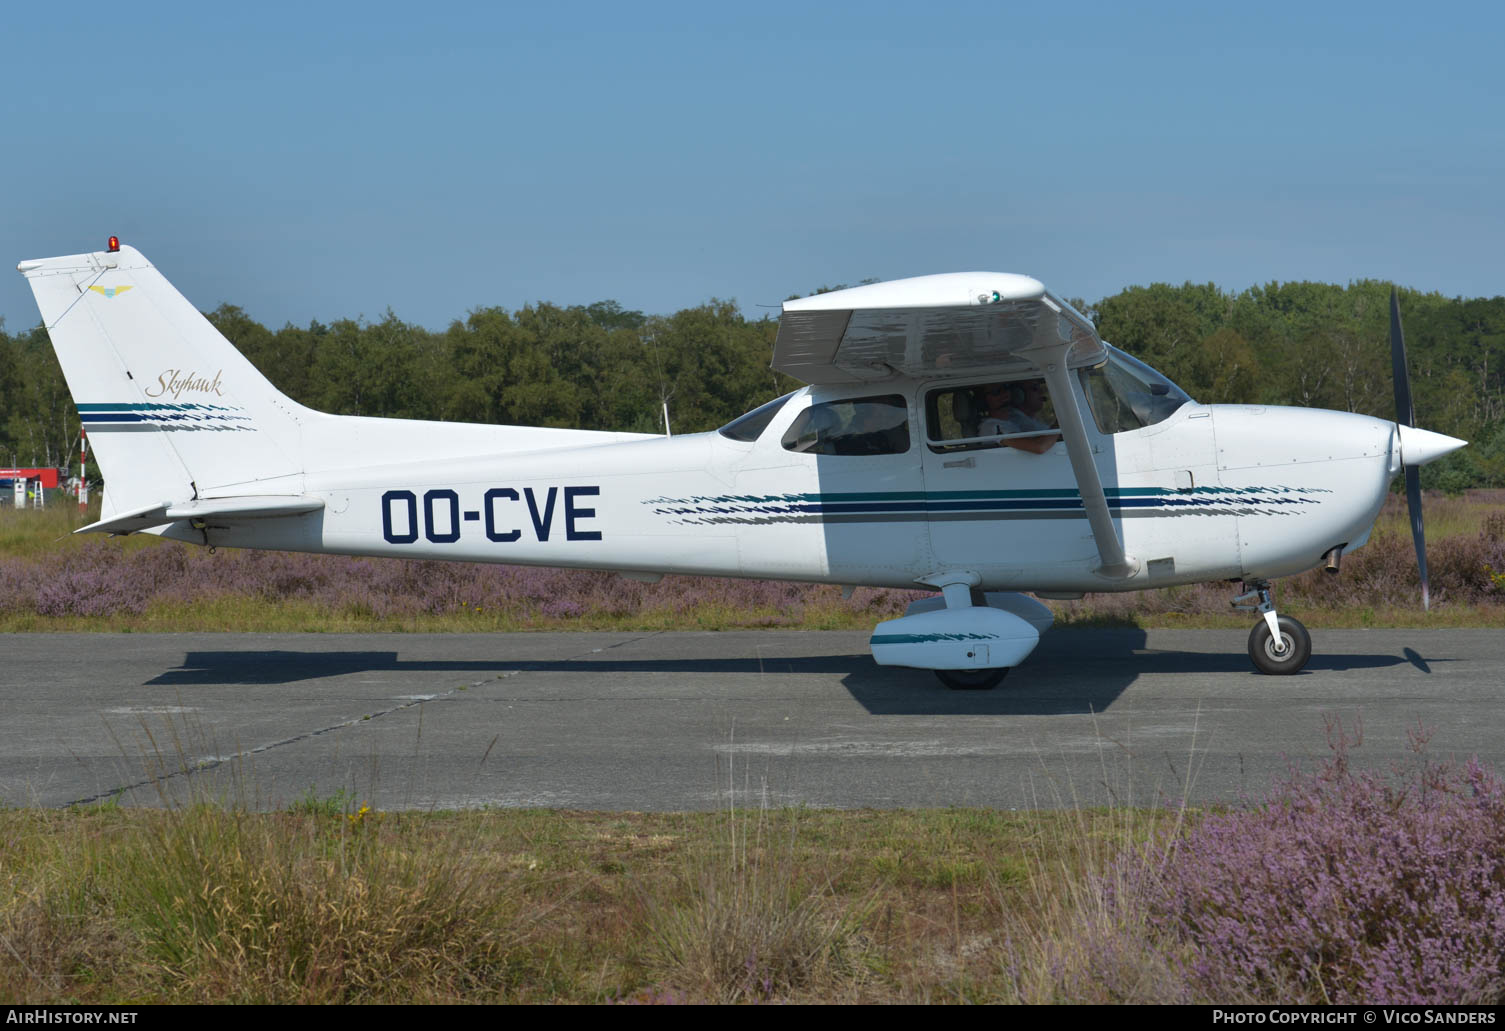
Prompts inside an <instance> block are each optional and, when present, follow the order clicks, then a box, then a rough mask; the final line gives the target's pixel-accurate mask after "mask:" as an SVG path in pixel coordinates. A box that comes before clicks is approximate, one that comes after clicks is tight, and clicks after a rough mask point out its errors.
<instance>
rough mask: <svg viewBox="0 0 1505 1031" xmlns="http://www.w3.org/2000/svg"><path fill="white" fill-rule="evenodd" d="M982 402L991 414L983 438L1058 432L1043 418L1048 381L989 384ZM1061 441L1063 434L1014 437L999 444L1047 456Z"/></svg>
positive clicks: (985, 420)
mask: <svg viewBox="0 0 1505 1031" xmlns="http://www.w3.org/2000/svg"><path fill="white" fill-rule="evenodd" d="M982 399H983V406H984V407H985V409H986V411H987V414H986V415H985V416H984V417H983V420H982V422H981V424H980V425H979V426H978V435H979V436H984V437H989V436H995V435H1002V434H1009V433H1031V432H1034V431H1036V430H1049V429H1054V428H1055V427H1054V426H1052V425H1051V424H1049V423H1046V422H1045V421H1043V420H1042V419H1041V418H1040V412H1041V410H1042V409H1044V407H1045V400H1046V394H1045V381H1044V380H1042V379H1028V380H1016V381H1014V382H1012V383H989V384H988V385H987V386H985V387H983V389H982ZM1060 439H1061V435H1060V434H1059V433H1050V434H1042V435H1040V436H1038V437H1014V438H1012V439H1010V440H1003V441H999V443H1000V444H1001V445H1004V446H1007V447H1012V448H1018V449H1019V450H1021V451H1029V452H1032V453H1034V454H1037V455H1043V454H1044V453H1045V452H1047V451H1049V450H1050V449H1051V448H1052V447H1054V446H1055V443H1056V441H1058V440H1060Z"/></svg>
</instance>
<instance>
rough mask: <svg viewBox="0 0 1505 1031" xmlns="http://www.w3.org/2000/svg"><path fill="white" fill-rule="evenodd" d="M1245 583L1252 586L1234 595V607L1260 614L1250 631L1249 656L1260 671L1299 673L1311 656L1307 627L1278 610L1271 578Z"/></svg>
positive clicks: (1274, 674)
mask: <svg viewBox="0 0 1505 1031" xmlns="http://www.w3.org/2000/svg"><path fill="white" fill-rule="evenodd" d="M1244 586H1245V587H1248V588H1252V590H1249V591H1247V592H1246V593H1244V594H1241V595H1239V596H1238V597H1237V598H1235V599H1233V607H1234V608H1236V609H1243V610H1244V611H1246V612H1258V613H1259V614H1260V617H1261V618H1260V621H1259V622H1258V623H1255V624H1254V629H1253V630H1252V631H1250V633H1249V658H1250V659H1251V660H1253V662H1254V665H1255V667H1256V668H1257V669H1258V670H1259V671H1260V672H1261V673H1269V674H1271V675H1273V676H1288V675H1290V674H1292V673H1299V672H1300V671H1301V669H1302V667H1304V666H1305V665H1306V663H1307V660H1308V659H1310V658H1311V657H1312V638H1311V635H1310V634H1308V633H1307V632H1306V627H1304V626H1302V625H1301V622H1300V621H1299V620H1297V619H1294V618H1292V617H1291V616H1280V615H1277V614H1276V612H1275V602H1274V600H1273V599H1272V598H1271V596H1270V581H1268V580H1245V581H1244Z"/></svg>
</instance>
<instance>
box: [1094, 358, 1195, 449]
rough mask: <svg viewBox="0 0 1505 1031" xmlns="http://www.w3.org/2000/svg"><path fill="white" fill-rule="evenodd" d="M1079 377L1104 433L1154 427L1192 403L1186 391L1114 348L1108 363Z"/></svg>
mask: <svg viewBox="0 0 1505 1031" xmlns="http://www.w3.org/2000/svg"><path fill="white" fill-rule="evenodd" d="M1079 375H1080V376H1081V377H1082V390H1083V392H1084V393H1085V394H1086V395H1087V400H1088V402H1089V403H1090V404H1091V406H1092V416H1093V418H1094V419H1096V420H1097V428H1098V429H1100V430H1102V431H1103V432H1104V433H1123V432H1125V431H1128V430H1137V429H1142V428H1143V427H1145V426H1153V425H1155V424H1156V423H1157V422H1162V421H1164V420H1166V419H1168V418H1170V417H1171V415H1172V413H1174V412H1175V411H1176V409H1178V408H1180V407H1181V406H1182V405H1184V404H1187V403H1188V402H1190V401H1191V398H1190V397H1189V396H1187V393H1186V391H1184V390H1182V389H1181V388H1180V387H1178V386H1176V384H1174V383H1172V382H1171V381H1170V380H1168V379H1166V378H1165V377H1164V376H1162V375H1161V374H1160V373H1158V372H1156V371H1155V370H1154V369H1152V368H1150V367H1149V366H1148V365H1146V364H1145V363H1144V362H1142V361H1140V360H1139V359H1138V358H1134V357H1131V356H1130V355H1127V354H1125V353H1124V352H1123V351H1120V350H1119V349H1118V348H1116V347H1113V346H1112V345H1109V346H1108V360H1107V361H1105V362H1103V363H1102V364H1101V365H1098V366H1095V367H1094V368H1091V369H1082V370H1081V371H1080V373H1079Z"/></svg>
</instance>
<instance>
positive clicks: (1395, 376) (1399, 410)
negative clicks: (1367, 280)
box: [1390, 286, 1416, 426]
mask: <svg viewBox="0 0 1505 1031" xmlns="http://www.w3.org/2000/svg"><path fill="white" fill-rule="evenodd" d="M1390 378H1391V380H1392V381H1393V382H1394V383H1395V421H1396V422H1398V423H1400V424H1401V425H1402V426H1415V425H1416V411H1415V409H1413V408H1412V407H1411V372H1410V366H1408V365H1407V364H1406V334H1405V333H1403V332H1402V331H1401V328H1400V297H1399V296H1398V295H1397V294H1396V292H1395V287H1393V286H1392V287H1391V288H1390Z"/></svg>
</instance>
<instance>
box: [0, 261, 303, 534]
mask: <svg viewBox="0 0 1505 1031" xmlns="http://www.w3.org/2000/svg"><path fill="white" fill-rule="evenodd" d="M18 267H19V268H20V270H21V272H22V274H24V275H25V276H26V278H27V280H28V281H29V282H30V284H31V289H32V292H33V293H34V294H35V295H36V299H37V306H38V307H39V308H40V309H41V312H42V320H43V323H44V324H45V326H46V328H47V332H48V335H49V336H50V337H51V338H52V346H53V349H54V350H55V351H56V352H57V357H58V362H59V364H61V366H62V369H63V375H64V377H65V378H66V379H67V381H68V389H69V390H70V392H71V393H72V394H73V399H74V401H75V403H77V405H78V410H79V417H80V419H81V420H82V421H83V425H84V429H85V430H86V431H87V432H88V434H89V440H90V443H91V444H92V446H93V450H94V454H95V455H96V457H97V461H98V463H99V467H100V470H101V472H102V473H103V474H104V476H105V478H106V479H107V480H108V490H107V492H106V501H105V505H106V508H105V511H104V515H105V516H109V515H111V514H113V513H119V512H127V511H131V510H134V509H138V508H141V507H143V506H146V505H154V504H159V503H162V502H179V501H185V500H190V499H193V498H196V497H197V498H212V497H216V496H230V495H244V494H265V493H278V492H282V493H289V492H290V493H297V492H299V491H300V490H301V484H300V482H299V481H300V479H301V475H300V474H301V472H302V457H301V456H302V440H301V437H302V430H303V426H304V424H305V423H307V422H308V420H309V417H310V416H313V415H314V413H312V412H310V411H309V410H308V409H305V408H303V407H302V406H301V405H298V404H297V403H296V402H294V401H292V400H291V399H289V398H287V397H286V396H284V395H283V394H281V393H280V392H278V390H277V389H276V388H275V387H273V386H272V384H271V383H270V382H269V381H268V380H267V379H266V377H265V376H263V375H262V374H261V373H260V372H259V371H257V369H256V368H255V366H253V365H252V364H251V363H250V362H249V361H247V360H246V359H245V358H244V357H243V356H242V355H241V354H240V352H239V351H237V350H236V349H235V348H234V347H233V346H232V345H231V344H230V342H229V341H228V340H226V339H225V338H224V337H223V336H222V335H221V334H220V332H219V331H218V330H216V329H215V328H214V326H213V325H212V324H210V322H209V320H208V319H206V318H204V316H203V315H202V314H201V313H200V312H199V311H198V309H196V308H195V307H194V306H193V305H191V304H189V303H188V301H187V300H186V299H185V298H184V297H183V295H182V294H180V293H178V291H177V290H175V289H174V288H173V286H172V284H170V283H169V282H168V281H167V280H166V279H164V278H163V277H162V274H161V273H159V272H158V271H157V270H156V269H155V268H153V267H152V264H151V262H149V261H147V260H146V259H145V258H144V257H142V256H141V254H140V252H138V251H137V250H135V248H132V247H122V248H120V250H119V251H118V252H113V251H101V252H95V253H93V254H73V255H67V256H64V257H59V258H42V259H38V260H34V261H23V262H21V264H20V265H19V266H18Z"/></svg>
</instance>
